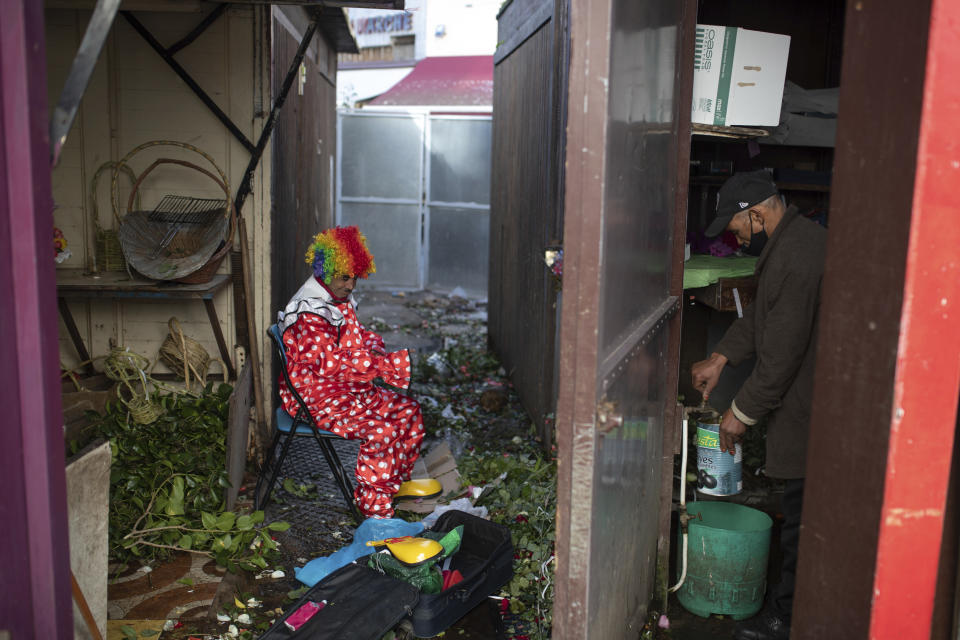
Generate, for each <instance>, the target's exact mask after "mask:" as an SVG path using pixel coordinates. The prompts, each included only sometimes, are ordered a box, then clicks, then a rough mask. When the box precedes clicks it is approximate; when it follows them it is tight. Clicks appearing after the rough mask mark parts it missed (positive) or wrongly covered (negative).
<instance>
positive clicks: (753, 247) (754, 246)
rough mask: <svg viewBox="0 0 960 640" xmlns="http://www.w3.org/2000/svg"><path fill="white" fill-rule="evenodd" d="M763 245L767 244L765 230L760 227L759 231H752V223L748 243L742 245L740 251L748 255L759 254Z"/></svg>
mask: <svg viewBox="0 0 960 640" xmlns="http://www.w3.org/2000/svg"><path fill="white" fill-rule="evenodd" d="M765 246H767V230H766V229H760V233H754V231H753V225H751V226H750V244H748V245H747V246H745V247H743V249H742V251H743V252H744V253H745V254H747V255H748V256H759V255H760V253H761V252H763V248H764V247H765Z"/></svg>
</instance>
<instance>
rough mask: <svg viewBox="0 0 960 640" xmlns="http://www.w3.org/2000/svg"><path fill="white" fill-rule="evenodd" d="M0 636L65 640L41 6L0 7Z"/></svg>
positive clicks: (13, 3)
mask: <svg viewBox="0 0 960 640" xmlns="http://www.w3.org/2000/svg"><path fill="white" fill-rule="evenodd" d="M0 15H3V19H2V20H0V301H2V303H0V412H2V416H3V417H2V419H0V487H2V488H3V493H2V497H0V568H2V569H0V576H2V577H0V630H6V631H9V632H10V633H11V636H12V637H13V638H17V639H18V640H19V639H21V638H51V639H58V638H63V639H66V638H69V637H71V636H72V635H73V624H72V609H71V603H70V600H71V596H70V564H69V551H68V539H67V515H66V487H65V481H64V449H63V429H62V425H63V414H62V411H61V407H60V392H59V391H60V384H59V369H58V367H59V365H58V353H57V311H56V283H55V279H54V265H53V259H52V258H53V247H52V240H53V207H52V205H53V200H52V197H51V191H50V143H49V140H48V135H47V125H48V116H47V95H46V93H47V85H46V50H45V48H44V37H43V3H42V2H36V1H34V0H0Z"/></svg>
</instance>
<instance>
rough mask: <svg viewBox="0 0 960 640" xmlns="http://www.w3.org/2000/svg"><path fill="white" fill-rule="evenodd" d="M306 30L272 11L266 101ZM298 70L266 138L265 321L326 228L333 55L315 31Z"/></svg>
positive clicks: (302, 18)
mask: <svg viewBox="0 0 960 640" xmlns="http://www.w3.org/2000/svg"><path fill="white" fill-rule="evenodd" d="M280 11H282V12H283V13H282V15H279V12H280ZM307 24H308V22H307V17H306V14H305V12H304V11H303V9H300V8H294V7H287V8H284V9H282V10H281V9H274V42H273V80H272V83H273V94H274V95H277V94H278V93H279V92H280V86H281V85H282V84H283V79H284V75H285V74H286V72H287V67H288V66H289V64H290V61H291V60H292V59H293V57H294V55H295V54H296V51H297V47H298V46H299V45H300V37H301V36H300V34H302V33H303V32H304V31H306V28H307ZM303 64H304V70H303V72H302V73H301V76H300V78H299V79H298V80H296V81H294V84H293V86H292V87H291V89H290V93H289V94H288V96H287V101H286V103H285V104H284V107H283V109H282V110H281V112H280V117H279V118H278V120H277V125H276V129H275V130H274V132H273V156H272V160H273V174H272V175H273V181H272V191H273V210H272V213H271V218H272V221H273V229H274V233H273V238H272V251H271V253H272V262H271V281H272V286H271V291H272V296H271V308H272V311H271V314H270V317H271V320H272V319H273V318H275V317H276V311H277V310H278V309H280V308H281V307H283V306H284V305H285V304H286V303H287V300H289V298H290V296H292V295H293V294H294V293H295V292H296V290H297V289H299V288H300V285H301V284H303V281H304V280H305V279H306V277H307V276H308V275H309V274H310V268H309V266H308V265H307V264H306V263H305V262H304V253H305V252H306V248H307V244H308V242H309V240H310V237H311V236H313V235H314V234H316V233H317V232H318V231H321V230H323V229H325V228H327V227H329V226H331V225H332V224H333V199H332V194H333V188H334V187H333V166H334V164H333V163H334V158H335V157H336V155H335V154H336V140H337V137H336V126H337V112H336V86H335V80H334V79H335V78H336V53H335V52H334V51H333V49H332V48H331V46H330V44H329V43H328V42H327V41H326V40H324V39H323V35H322V33H321V32H320V31H318V32H317V34H316V35H315V36H314V39H313V42H312V44H311V45H310V49H309V50H308V52H307V54H306V55H305V56H304V60H303Z"/></svg>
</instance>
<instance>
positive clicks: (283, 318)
mask: <svg viewBox="0 0 960 640" xmlns="http://www.w3.org/2000/svg"><path fill="white" fill-rule="evenodd" d="M347 302H349V303H350V304H351V305H353V308H354V309H356V308H357V301H356V300H354V298H353V294H352V293H351V294H350V295H349V296H347ZM337 304H338V303H337V302H336V301H335V299H334V297H333V296H332V295H330V292H329V291H327V289H326V287H324V286H323V285H322V284H320V283H319V282H317V279H316V278H314V277H313V276H310V277H309V278H307V281H306V282H304V283H303V286H301V287H300V289H299V290H298V291H297V292H296V293H295V294H293V297H292V298H290V302H288V303H287V306H286V307H284V309H283V311H281V312H279V313H278V314H277V326H278V327H279V328H280V333H283V332H284V331H286V330H287V327H289V326H291V325H293V324H294V323H296V321H297V319H298V318H299V317H300V314H301V313H312V314H314V315H318V316H320V317H321V318H323V319H324V320H326V321H327V322H329V323H330V324H332V325H333V326H335V327H340V326H341V325H343V322H344V317H343V312H342V311H340V309H338V308H337Z"/></svg>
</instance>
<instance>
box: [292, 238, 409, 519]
mask: <svg viewBox="0 0 960 640" xmlns="http://www.w3.org/2000/svg"><path fill="white" fill-rule="evenodd" d="M307 262H308V263H310V264H311V265H312V266H313V271H314V275H313V276H311V277H310V278H308V279H307V281H306V282H305V283H304V284H303V286H302V287H300V290H299V291H298V292H297V293H296V294H295V295H294V296H293V298H292V299H291V300H290V302H289V303H288V304H287V306H286V307H285V308H284V310H283V311H281V312H280V313H279V315H278V323H277V324H278V326H279V328H280V330H281V332H282V334H283V344H284V348H285V349H286V353H287V372H288V374H289V375H290V381H291V382H292V383H293V385H294V387H295V388H296V390H297V392H298V393H299V394H300V396H301V397H302V398H303V400H304V401H305V402H306V404H307V407H308V408H309V409H310V413H311V414H312V415H313V417H314V418H315V419H316V421H317V424H318V425H320V428H322V429H326V430H328V431H331V432H333V433H335V434H337V435H339V436H342V437H344V438H348V439H350V440H361V441H362V442H361V445H360V454H359V456H358V459H357V468H356V479H357V487H356V489H355V490H354V499H355V500H356V502H357V506H358V507H359V508H360V511H361V512H362V513H363V514H364V515H365V516H367V517H376V518H381V517H382V518H388V517H392V516H393V507H392V505H391V500H392V497H393V495H394V494H395V493H396V492H397V489H399V487H400V483H401V482H403V481H405V480H407V479H409V477H410V472H411V471H412V470H413V463H414V461H416V459H417V456H418V455H419V453H420V442H421V441H422V440H423V416H422V414H421V412H420V405H419V404H418V403H417V402H416V401H415V400H413V399H411V398H408V397H407V396H404V395H401V394H399V393H397V392H395V391H390V390H387V389H384V388H382V387H377V386H374V384H373V380H374V378H381V379H382V380H383V381H384V382H386V383H387V384H389V385H391V386H394V387H399V388H401V389H406V388H407V387H408V386H409V385H410V354H409V353H408V352H407V350H406V349H403V350H401V351H394V352H391V353H387V351H386V349H384V346H383V339H382V338H381V337H380V336H378V335H377V334H376V333H374V332H372V331H367V330H366V329H365V328H364V327H363V325H361V324H360V321H359V320H358V319H357V314H356V310H355V309H356V302H355V301H354V299H353V295H352V292H353V289H354V287H355V286H356V284H357V278H358V277H360V278H366V277H367V276H368V275H369V274H371V273H374V272H375V271H376V267H375V265H374V262H373V256H372V255H371V254H370V251H369V250H368V248H367V243H366V238H364V236H363V234H361V233H360V231H359V230H358V229H357V227H336V228H334V229H327V230H326V231H324V232H322V233H320V234H318V235H317V236H316V237H315V238H314V241H313V243H312V244H311V245H310V248H309V250H308V251H307ZM279 384H280V398H281V400H282V402H283V406H284V409H286V411H287V412H288V413H290V415H295V414H296V412H297V403H296V400H294V398H293V395H292V394H291V393H290V390H289V389H288V388H287V386H286V383H285V381H284V380H283V377H282V376H281V377H280V382H279Z"/></svg>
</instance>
